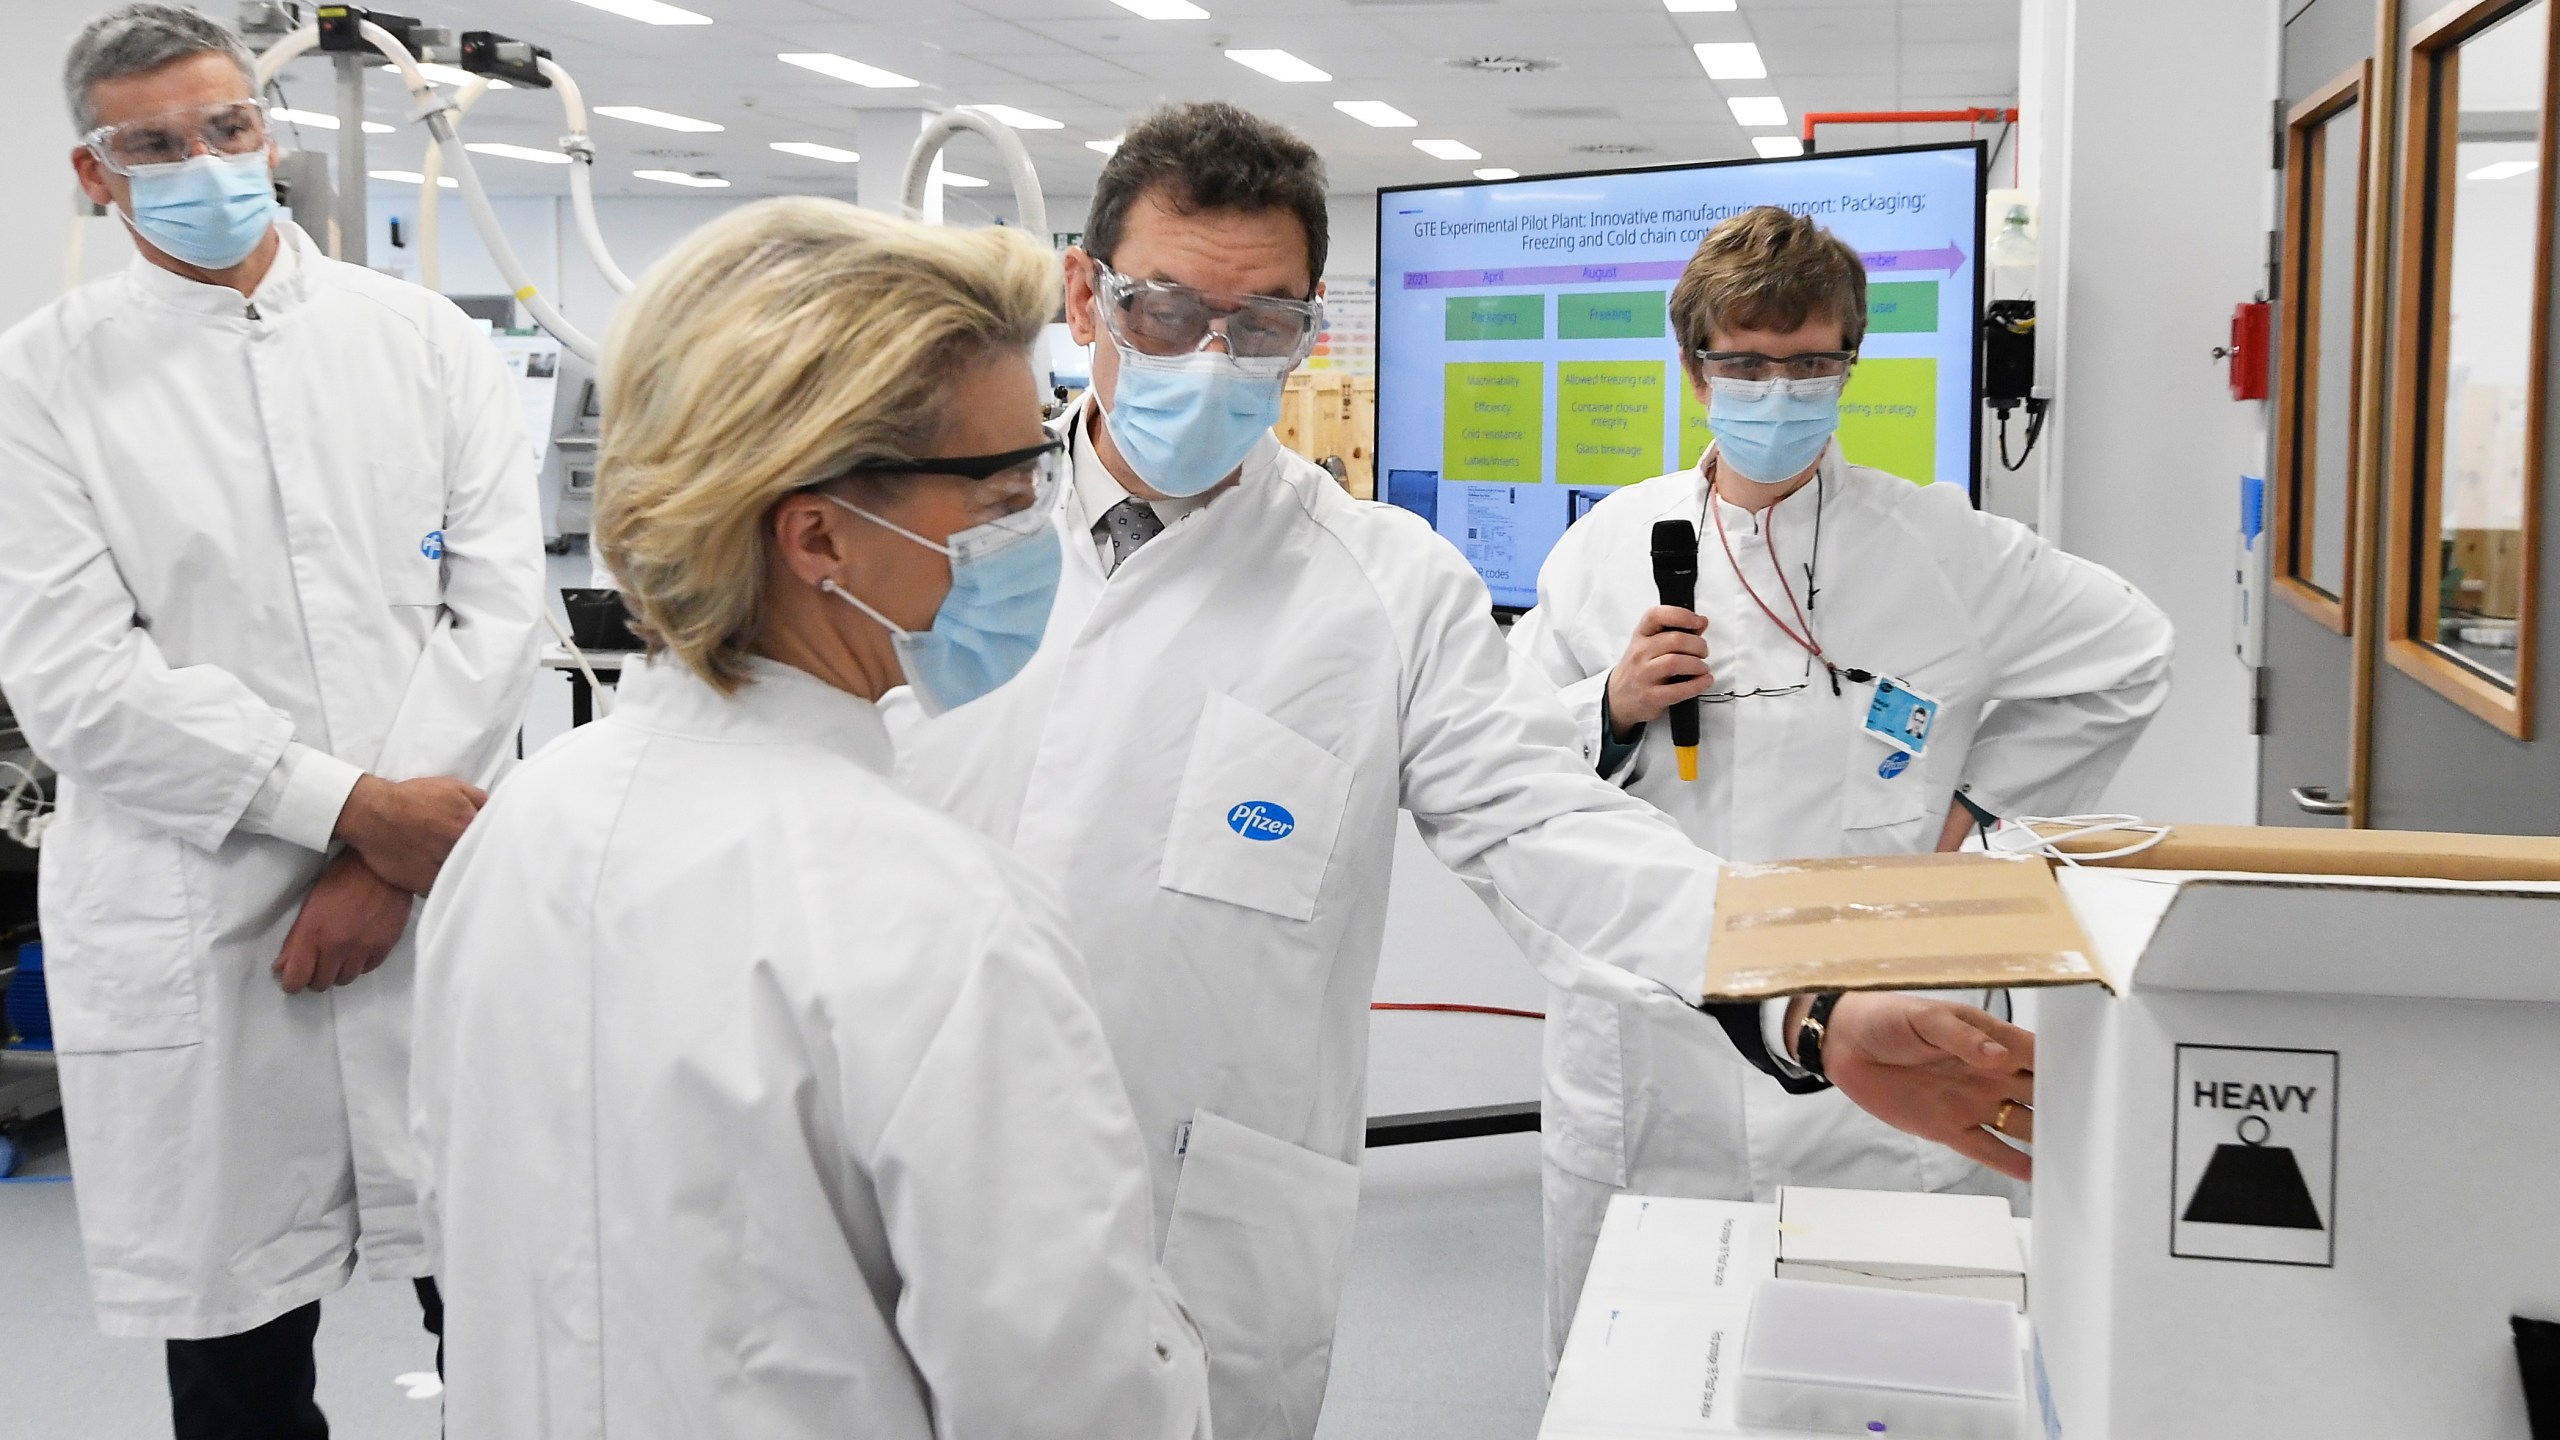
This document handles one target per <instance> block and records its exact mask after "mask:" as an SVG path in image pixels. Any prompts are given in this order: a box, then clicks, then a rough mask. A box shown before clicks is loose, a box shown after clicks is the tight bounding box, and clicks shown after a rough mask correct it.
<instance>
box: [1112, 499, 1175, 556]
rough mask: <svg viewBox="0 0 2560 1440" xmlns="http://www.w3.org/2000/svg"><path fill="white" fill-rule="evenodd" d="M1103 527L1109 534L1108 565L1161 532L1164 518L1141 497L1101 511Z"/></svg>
mask: <svg viewBox="0 0 2560 1440" xmlns="http://www.w3.org/2000/svg"><path fill="white" fill-rule="evenodd" d="M1102 530H1103V533H1104V534H1107V535H1109V536H1110V537H1111V568H1112V569H1114V570H1117V569H1119V568H1120V566H1121V564H1122V562H1124V561H1126V560H1127V559H1128V558H1129V557H1130V556H1132V555H1135V554H1137V553H1138V547H1139V546H1141V545H1144V544H1146V543H1147V542H1148V541H1150V540H1153V539H1154V538H1156V537H1157V536H1158V535H1161V534H1163V533H1164V518H1163V517H1162V516H1160V515H1158V514H1156V507H1154V506H1153V505H1150V504H1148V503H1147V502H1146V501H1144V500H1138V499H1134V498H1133V499H1128V500H1123V501H1121V502H1120V503H1119V504H1117V505H1114V506H1112V507H1111V508H1110V509H1108V510H1105V511H1103V512H1102Z"/></svg>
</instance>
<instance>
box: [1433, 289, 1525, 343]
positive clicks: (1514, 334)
mask: <svg viewBox="0 0 2560 1440" xmlns="http://www.w3.org/2000/svg"><path fill="white" fill-rule="evenodd" d="M1448 303H1449V318H1448V329H1447V333H1446V338H1448V339H1451V340H1544V339H1546V338H1547V297H1546V296H1544V295H1453V296H1451V297H1449V302H1448Z"/></svg>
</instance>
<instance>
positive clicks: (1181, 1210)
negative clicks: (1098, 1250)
mask: <svg viewBox="0 0 2560 1440" xmlns="http://www.w3.org/2000/svg"><path fill="white" fill-rule="evenodd" d="M1359 1209H1360V1170H1359V1167H1358V1166H1355V1165H1348V1164H1345V1163H1343V1162H1342V1161H1340V1160H1336V1159H1334V1158H1333V1157H1332V1156H1330V1155H1319V1154H1317V1153H1316V1152H1314V1151H1313V1150H1308V1149H1305V1148H1303V1147H1301V1146H1297V1145H1292V1144H1290V1143H1289V1142H1288V1141H1286V1140H1280V1139H1276V1138H1274V1137H1272V1136H1269V1135H1265V1134H1263V1133H1262V1132H1261V1131H1258V1130H1254V1129H1252V1128H1250V1127H1247V1126H1244V1125H1239V1124H1237V1123H1236V1122H1234V1121H1232V1120H1229V1119H1226V1118H1225V1117H1223V1116H1220V1115H1215V1114H1212V1113H1210V1112H1209V1111H1206V1110H1201V1111H1198V1112H1196V1113H1195V1114H1194V1115H1193V1117H1192V1121H1191V1138H1190V1143H1189V1146H1188V1148H1187V1149H1186V1150H1185V1152H1184V1156H1183V1161H1182V1174H1181V1176H1180V1177H1179V1178H1178V1179H1177V1180H1176V1181H1175V1182H1174V1187H1173V1215H1172V1218H1171V1220H1170V1222H1169V1224H1168V1225H1167V1227H1166V1230H1165V1241H1164V1273H1165V1275H1166V1277H1167V1278H1168V1279H1170V1280H1172V1281H1173V1284H1174V1288H1175V1289H1176V1290H1178V1291H1180V1292H1181V1294H1182V1301H1183V1304H1184V1306H1185V1307H1186V1308H1188V1309H1189V1310H1190V1312H1191V1317H1192V1319H1193V1320H1194V1321H1195V1322H1196V1323H1197V1324H1198V1325H1199V1327H1200V1335H1201V1338H1202V1340H1203V1341H1205V1342H1206V1343H1207V1345H1208V1349H1209V1409H1210V1414H1211V1415H1212V1416H1213V1417H1214V1419H1215V1421H1216V1428H1217V1434H1218V1440H1291V1437H1301V1440H1302V1437H1305V1436H1308V1435H1311V1434H1313V1433H1314V1432H1315V1428H1316V1414H1317V1412H1318V1411H1319V1410H1321V1409H1322V1408H1323V1405H1324V1387H1325V1376H1326V1373H1327V1371H1328V1369H1329V1367H1330V1366H1331V1363H1332V1358H1333V1323H1334V1315H1335V1312H1336V1310H1337V1309H1338V1308H1339V1307H1340V1305H1341V1303H1342V1282H1343V1277H1344V1275H1345V1274H1346V1273H1347V1272H1348V1271H1349V1270H1350V1267H1351V1232H1352V1227H1353V1224H1354V1222H1355V1221H1356V1219H1357V1217H1358V1214H1359Z"/></svg>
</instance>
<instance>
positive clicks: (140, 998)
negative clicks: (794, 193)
mask: <svg viewBox="0 0 2560 1440" xmlns="http://www.w3.org/2000/svg"><path fill="white" fill-rule="evenodd" d="M186 871H187V855H186V842H184V841H182V840H180V839H178V838H177V837H176V836H174V835H171V834H168V833H166V832H163V831H160V830H156V829H154V828H152V827H150V826H147V825H144V824H142V823H140V822H139V821H133V820H126V819H123V818H121V817H119V816H118V815H117V814H116V813H115V812H113V811H92V812H90V813H88V814H84V815H80V816H78V817H76V818H74V819H72V820H69V821H66V822H64V823H62V824H59V825H56V826H55V827H54V828H53V829H51V830H50V831H47V832H46V834H45V844H44V852H43V856H42V862H41V865H40V872H41V873H40V874H39V876H38V883H39V884H40V885H41V886H42V888H43V891H44V894H43V904H42V906H41V909H42V911H43V914H44V918H45V920H46V922H47V924H46V930H45V989H46V998H47V1002H48V1004H49V1005H50V1006H51V1008H52V1012H53V1046H54V1049H55V1050H56V1051H57V1052H59V1053H61V1054H65V1055H94V1054H105V1053H109V1052H113V1051H119V1050H161V1049H167V1048H170V1047H172V1046H178V1045H192V1044H195V1043H196V1042H197V1041H199V1040H201V1039H203V1038H204V1022H203V1018H202V1016H201V1015H200V1014H199V1013H198V1006H199V999H198V995H197V982H196V950H197V945H196V934H195V924H194V920H193V917H192V915H191V913H190V909H191V907H190V905H189V897H188V892H187V874H186ZM57 896H59V897H60V903H58V904H57V903H56V897H57Z"/></svg>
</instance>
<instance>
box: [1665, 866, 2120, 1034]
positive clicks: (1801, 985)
mask: <svg viewBox="0 0 2560 1440" xmlns="http://www.w3.org/2000/svg"><path fill="white" fill-rule="evenodd" d="M1994 977H1996V978H1994ZM2098 978H2099V975H2098V971H2097V968H2096V966H2095V964H2094V963H2092V961H2091V960H2090V958H2089V941H2088V937H2087V936H2085V935H2083V934H2082V933H2081V930H2080V922H2079V920H2078V918H2077V917H2075V916H2074V915H2073V914H2072V913H2071V907H2070V906H2068V905H2066V904H2065V903H2063V899H2062V892H2061V891H2059V890H2057V889H2055V888H2054V883H2053V873H2052V870H2051V868H2050V867H2049V866H2047V865H2046V864H2045V862H2044V861H2042V860H2038V859H2033V858H2030V857H2026V856H2013V855H1982V854H1971V855H1867V856H1853V857H1848V858H1844V859H1835V860H1782V861H1773V862H1770V863H1767V864H1760V865H1727V866H1726V867H1724V873H1723V876H1722V877H1721V878H1720V879H1719V880H1718V881H1717V885H1716V919H1715V933H1714V936H1713V937H1712V939H1711V940H1710V941H1709V943H1708V946H1707V987H1706V988H1707V998H1708V999H1710V1000H1765V999H1767V998H1769V997H1771V996H1774V995H1793V994H1800V993H1803V992H1806V991H1813V990H1940V989H1958V988H1969V987H1978V986H1982V985H2006V986H2011V987H2018V986H2029V985H2082V984H2087V983H2088V982H2090V981H2092V980H2096V979H2098Z"/></svg>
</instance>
